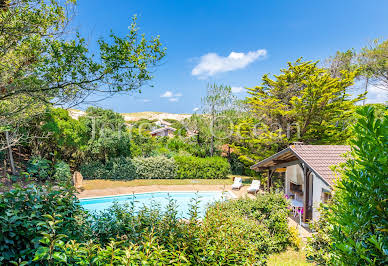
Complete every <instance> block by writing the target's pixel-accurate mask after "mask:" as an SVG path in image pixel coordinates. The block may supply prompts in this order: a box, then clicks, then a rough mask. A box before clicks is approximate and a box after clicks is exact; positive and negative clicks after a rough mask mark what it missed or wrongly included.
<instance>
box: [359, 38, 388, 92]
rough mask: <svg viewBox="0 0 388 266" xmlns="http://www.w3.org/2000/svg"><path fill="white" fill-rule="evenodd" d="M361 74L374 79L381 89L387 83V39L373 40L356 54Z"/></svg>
mask: <svg viewBox="0 0 388 266" xmlns="http://www.w3.org/2000/svg"><path fill="white" fill-rule="evenodd" d="M358 62H359V65H360V67H361V70H362V74H363V76H365V77H367V78H369V79H370V81H374V82H375V83H376V84H377V85H378V86H380V88H381V89H382V90H384V88H385V90H386V88H387V85H388V40H375V41H374V42H373V43H372V44H371V45H370V46H369V47H365V48H364V49H363V50H362V51H361V53H360V54H359V55H358Z"/></svg>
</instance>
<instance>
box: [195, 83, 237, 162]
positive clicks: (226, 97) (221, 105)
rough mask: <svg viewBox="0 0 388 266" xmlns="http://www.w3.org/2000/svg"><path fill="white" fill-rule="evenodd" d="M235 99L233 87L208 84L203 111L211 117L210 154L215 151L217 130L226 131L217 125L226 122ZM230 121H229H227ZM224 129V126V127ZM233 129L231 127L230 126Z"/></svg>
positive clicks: (203, 101)
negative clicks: (218, 128)
mask: <svg viewBox="0 0 388 266" xmlns="http://www.w3.org/2000/svg"><path fill="white" fill-rule="evenodd" d="M234 101H235V98H234V96H233V95H232V89H231V87H230V86H224V85H216V84H213V85H210V84H209V85H208V89H207V95H206V97H204V98H203V99H202V105H203V106H202V109H203V112H204V113H206V114H207V115H208V116H209V119H210V142H211V143H210V155H211V156H213V153H214V138H215V136H216V134H217V133H216V131H217V132H225V131H224V130H222V129H221V130H216V128H217V126H221V125H222V124H225V123H223V122H225V120H228V119H227V116H226V115H225V116H223V114H225V112H227V111H228V110H230V109H232V108H233V103H234ZM226 123H228V122H226ZM223 129H224V128H223ZM229 129H231V127H229ZM219 137H222V136H219Z"/></svg>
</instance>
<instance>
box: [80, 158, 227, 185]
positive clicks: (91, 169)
mask: <svg viewBox="0 0 388 266" xmlns="http://www.w3.org/2000/svg"><path fill="white" fill-rule="evenodd" d="M80 171H81V174H82V175H83V177H84V178H85V179H126V180H132V179H169V178H180V179H221V178H226V176H227V175H228V174H229V173H230V165H229V163H228V161H227V160H226V159H224V158H221V157H212V158H197V157H192V156H177V157H175V158H173V159H169V158H167V157H164V156H156V157H148V158H143V157H137V158H133V159H131V158H115V159H112V160H110V161H108V162H107V163H106V164H103V163H102V162H99V161H95V162H90V163H87V164H84V165H82V166H81V168H80Z"/></svg>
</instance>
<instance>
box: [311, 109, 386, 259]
mask: <svg viewBox="0 0 388 266" xmlns="http://www.w3.org/2000/svg"><path fill="white" fill-rule="evenodd" d="M357 113H358V114H359V115H360V118H359V119H358V122H357V123H356V124H355V126H354V139H353V140H352V153H351V155H352V158H350V159H348V160H347V162H346V163H345V164H344V165H343V167H342V176H341V179H340V181H339V182H338V183H337V184H336V187H335V189H334V193H333V199H332V202H331V203H329V204H328V205H326V206H324V207H325V209H323V212H322V215H321V221H320V223H319V224H318V229H319V231H318V234H316V235H315V236H314V239H313V241H312V242H311V243H310V250H313V251H314V252H311V256H310V257H311V258H312V259H313V260H315V261H317V262H319V263H322V262H323V263H326V262H327V261H329V263H328V264H333V265H387V263H388V255H387V250H388V237H387V228H388V220H387V208H388V201H387V194H388V190H387V173H388V148H387V143H388V130H387V129H388V117H387V115H385V116H384V118H383V119H376V117H375V114H374V109H373V108H371V107H363V108H360V109H359V110H357ZM323 236H326V237H323ZM325 244H327V248H322V246H323V245H325Z"/></svg>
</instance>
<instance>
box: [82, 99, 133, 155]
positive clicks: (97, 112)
mask: <svg viewBox="0 0 388 266" xmlns="http://www.w3.org/2000/svg"><path fill="white" fill-rule="evenodd" d="M80 121H81V123H83V124H84V125H85V126H86V127H87V135H88V142H87V145H86V148H85V150H86V155H87V156H88V157H89V158H88V160H100V161H104V162H107V161H108V160H109V159H110V158H114V157H130V156H131V136H130V134H129V131H128V129H127V126H126V124H125V120H124V118H123V117H122V116H121V115H120V114H118V113H115V112H113V111H112V110H105V109H102V108H97V107H89V108H88V109H87V110H86V115H85V116H83V117H81V118H80Z"/></svg>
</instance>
